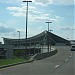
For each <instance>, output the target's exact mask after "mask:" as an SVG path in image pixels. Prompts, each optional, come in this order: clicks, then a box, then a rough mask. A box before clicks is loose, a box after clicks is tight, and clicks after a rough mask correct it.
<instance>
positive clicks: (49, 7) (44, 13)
mask: <svg viewBox="0 0 75 75" xmlns="http://www.w3.org/2000/svg"><path fill="white" fill-rule="evenodd" d="M31 1H32V2H29V3H28V27H27V30H28V35H27V37H32V36H35V35H37V34H39V33H41V32H43V31H45V30H48V24H47V23H46V22H52V23H50V24H49V29H50V30H53V31H52V33H53V34H56V35H58V36H60V37H62V38H65V39H68V40H75V35H74V33H75V24H74V17H75V15H74V10H75V8H74V6H75V4H74V2H75V0H31ZM26 4H27V3H26V2H23V0H0V41H1V42H3V40H2V37H5V38H12V39H18V38H19V33H18V32H17V31H20V38H25V32H26V31H25V29H26V28H25V27H26Z"/></svg>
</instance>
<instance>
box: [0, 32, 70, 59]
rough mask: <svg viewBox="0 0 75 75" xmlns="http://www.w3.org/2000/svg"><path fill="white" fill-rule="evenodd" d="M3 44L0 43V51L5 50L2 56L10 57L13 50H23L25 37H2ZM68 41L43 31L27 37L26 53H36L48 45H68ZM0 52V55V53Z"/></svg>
mask: <svg viewBox="0 0 75 75" xmlns="http://www.w3.org/2000/svg"><path fill="white" fill-rule="evenodd" d="M3 40H4V45H2V44H1V45H0V51H1V52H2V53H1V54H3V53H4V52H5V50H6V53H4V54H3V56H6V57H7V58H12V56H13V52H14V51H15V50H25V44H26V39H25V38H23V39H11V38H5V37H4V38H3ZM69 44H70V41H68V40H66V39H64V38H62V37H59V36H57V35H55V34H53V33H51V32H48V31H43V32H42V33H40V34H38V35H35V36H33V37H30V38H27V53H28V55H29V54H33V55H34V54H36V53H41V52H42V50H44V47H47V46H48V45H49V46H50V45H51V46H56V45H60V46H66V45H69ZM1 54H0V55H1Z"/></svg>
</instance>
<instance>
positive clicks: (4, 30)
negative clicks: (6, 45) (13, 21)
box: [0, 23, 15, 33]
mask: <svg viewBox="0 0 75 75" xmlns="http://www.w3.org/2000/svg"><path fill="white" fill-rule="evenodd" d="M13 31H15V28H13V27H8V26H7V25H4V24H3V23H0V33H10V32H13Z"/></svg>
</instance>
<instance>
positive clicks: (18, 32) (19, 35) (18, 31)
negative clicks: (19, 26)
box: [17, 31, 20, 39]
mask: <svg viewBox="0 0 75 75" xmlns="http://www.w3.org/2000/svg"><path fill="white" fill-rule="evenodd" d="M17 32H18V33H19V39H20V31H17Z"/></svg>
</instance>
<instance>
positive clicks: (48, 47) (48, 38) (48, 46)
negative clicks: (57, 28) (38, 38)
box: [46, 22, 52, 52]
mask: <svg viewBox="0 0 75 75" xmlns="http://www.w3.org/2000/svg"><path fill="white" fill-rule="evenodd" d="M46 23H48V32H49V31H50V34H51V31H52V30H49V24H50V23H52V22H46ZM50 37H51V35H50ZM47 38H48V39H47V42H48V52H49V36H47ZM50 51H51V40H50Z"/></svg>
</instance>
